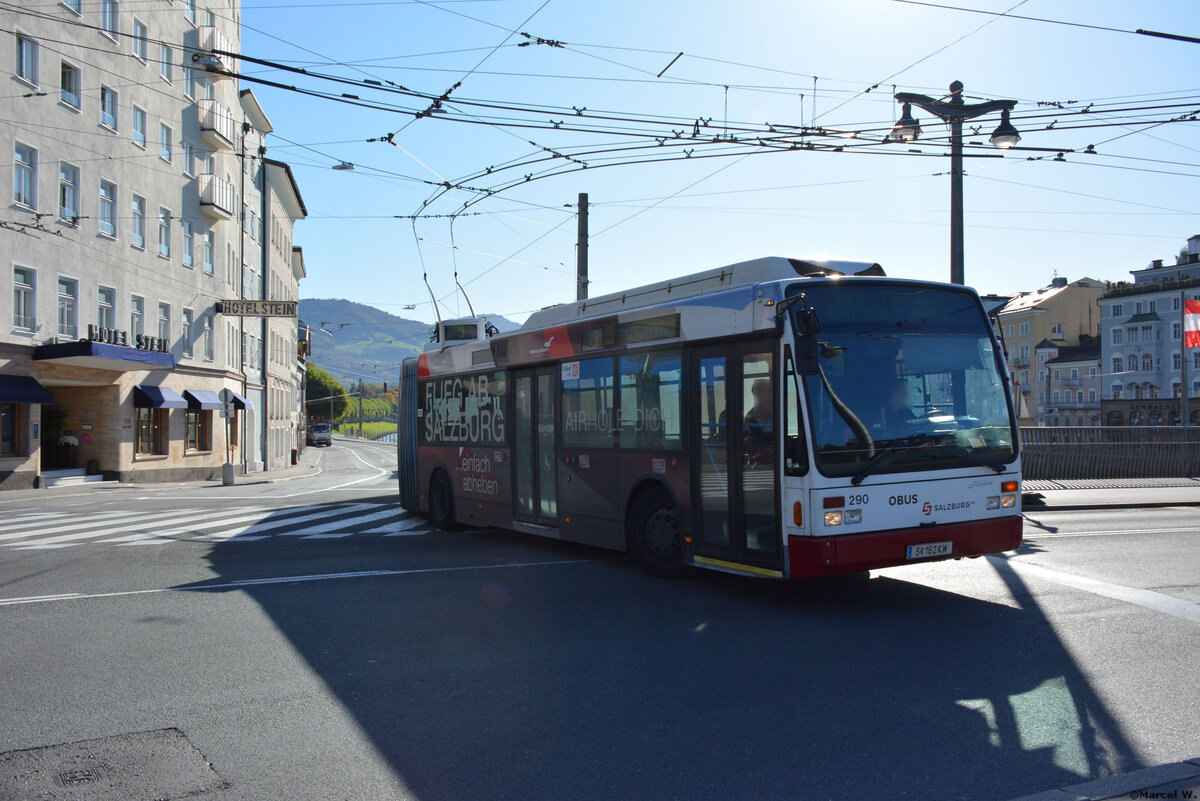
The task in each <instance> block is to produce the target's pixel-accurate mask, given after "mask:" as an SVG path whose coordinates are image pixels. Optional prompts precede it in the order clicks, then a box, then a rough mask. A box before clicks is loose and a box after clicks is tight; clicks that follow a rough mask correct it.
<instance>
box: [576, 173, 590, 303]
mask: <svg viewBox="0 0 1200 801" xmlns="http://www.w3.org/2000/svg"><path fill="white" fill-rule="evenodd" d="M577 217H578V219H579V239H578V241H577V242H576V243H575V265H576V266H575V272H576V281H577V286H576V287H575V300H587V296H588V196H587V192H580V193H579V213H578V215H577Z"/></svg>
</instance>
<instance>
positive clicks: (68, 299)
mask: <svg viewBox="0 0 1200 801" xmlns="http://www.w3.org/2000/svg"><path fill="white" fill-rule="evenodd" d="M78 303H79V282H78V281H76V280H75V279H74V278H62V277H61V276H60V277H59V279H58V335H59V336H62V337H70V338H71V339H74V338H75V337H76V336H77V335H78V333H79V325H78V320H77V315H76V314H75V309H76V306H77V304H78Z"/></svg>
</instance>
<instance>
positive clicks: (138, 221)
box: [129, 195, 146, 249]
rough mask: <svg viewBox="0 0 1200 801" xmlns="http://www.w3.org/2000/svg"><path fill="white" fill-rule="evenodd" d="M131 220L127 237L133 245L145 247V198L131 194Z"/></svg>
mask: <svg viewBox="0 0 1200 801" xmlns="http://www.w3.org/2000/svg"><path fill="white" fill-rule="evenodd" d="M131 205H132V208H133V222H132V223H130V228H129V238H130V240H132V242H133V246H134V247H137V248H143V249H144V248H145V247H146V198H144V197H138V196H137V195H134V196H133V201H132V204H131Z"/></svg>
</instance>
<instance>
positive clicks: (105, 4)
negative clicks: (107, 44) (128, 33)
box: [100, 0, 121, 39]
mask: <svg viewBox="0 0 1200 801" xmlns="http://www.w3.org/2000/svg"><path fill="white" fill-rule="evenodd" d="M100 28H101V29H102V30H103V31H104V32H105V33H106V34H108V35H109V36H111V37H112V38H113V39H116V38H117V36H119V35H120V33H121V4H120V3H118V2H117V0H100Z"/></svg>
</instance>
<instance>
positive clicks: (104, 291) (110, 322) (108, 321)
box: [96, 286, 117, 328]
mask: <svg viewBox="0 0 1200 801" xmlns="http://www.w3.org/2000/svg"><path fill="white" fill-rule="evenodd" d="M96 325H98V326H100V327H101V328H116V327H117V290H115V289H112V288H111V287H107V286H102V287H100V288H99V289H97V290H96Z"/></svg>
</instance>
